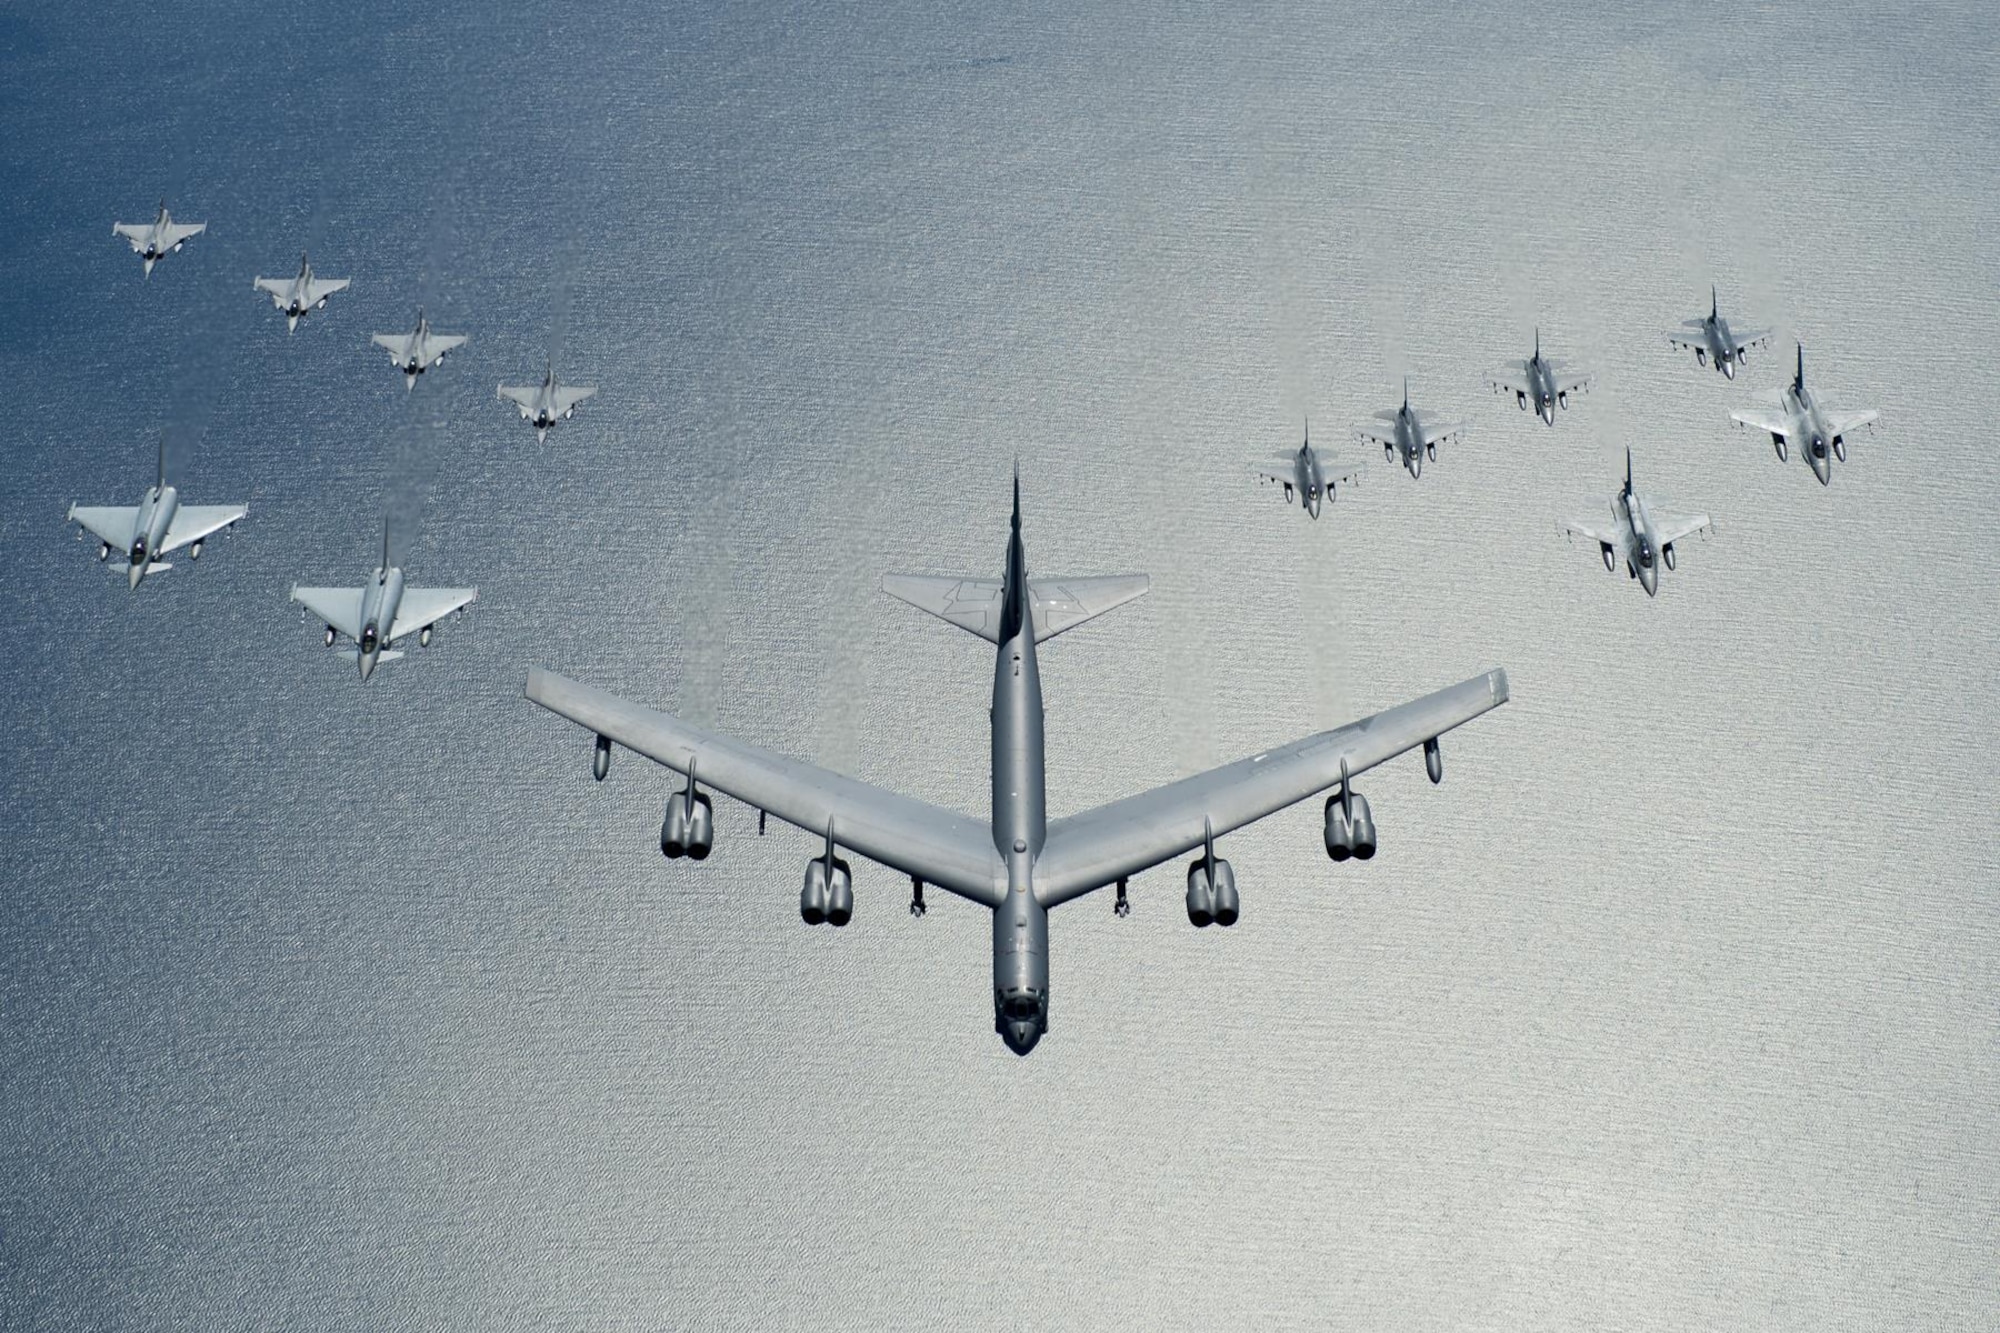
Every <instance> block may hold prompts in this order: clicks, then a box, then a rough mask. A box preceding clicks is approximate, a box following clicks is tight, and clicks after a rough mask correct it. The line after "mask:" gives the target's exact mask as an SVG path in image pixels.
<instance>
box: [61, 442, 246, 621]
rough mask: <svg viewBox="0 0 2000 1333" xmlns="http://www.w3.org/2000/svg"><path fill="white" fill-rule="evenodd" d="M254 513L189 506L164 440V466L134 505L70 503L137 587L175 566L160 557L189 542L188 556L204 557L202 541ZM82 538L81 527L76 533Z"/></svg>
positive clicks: (103, 555) (103, 553)
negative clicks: (172, 477)
mask: <svg viewBox="0 0 2000 1333" xmlns="http://www.w3.org/2000/svg"><path fill="white" fill-rule="evenodd" d="M249 512H250V509H249V506H247V505H184V504H182V503H181V497H180V492H179V491H176V490H175V489H174V488H173V487H171V486H169V485H167V446H166V442H165V441H164V440H162V441H161V442H160V465H159V470H158V471H157V472H156V473H155V474H154V479H153V485H152V487H151V489H149V490H148V491H147V492H146V493H145V494H144V495H142V496H140V497H139V503H138V504H136V505H134V506H132V507H131V508H129V509H120V508H116V507H109V506H106V507H91V506H86V505H71V506H70V507H69V515H68V521H69V522H71V523H76V524H79V525H81V527H82V528H83V530H84V531H87V532H90V533H93V534H95V535H96V537H97V541H98V547H97V558H98V559H99V560H109V559H110V558H111V556H112V553H113V552H117V553H118V554H119V555H121V556H123V557H124V559H123V561H122V562H121V563H120V564H119V565H118V566H117V567H118V568H119V569H122V570H123V571H125V586H126V587H128V588H137V587H138V586H139V580H141V579H143V578H145V577H146V575H148V574H152V573H157V572H163V571H165V570H169V569H172V568H173V566H172V565H170V564H167V563H166V562H164V561H163V560H161V559H160V557H161V556H163V555H167V554H168V553H170V552H173V551H178V550H180V549H181V548H182V547H183V546H185V547H187V553H188V559H190V560H199V559H201V544H202V542H203V541H205V540H207V539H208V538H209V537H212V536H214V535H215V534H216V533H217V532H219V531H222V530H224V529H227V528H229V527H231V526H233V525H234V524H235V522H236V521H237V520H238V519H240V518H242V517H243V516H244V515H245V514H248V513H249ZM77 535H78V536H79V537H81V536H82V535H83V533H82V532H79V533H78V534H77Z"/></svg>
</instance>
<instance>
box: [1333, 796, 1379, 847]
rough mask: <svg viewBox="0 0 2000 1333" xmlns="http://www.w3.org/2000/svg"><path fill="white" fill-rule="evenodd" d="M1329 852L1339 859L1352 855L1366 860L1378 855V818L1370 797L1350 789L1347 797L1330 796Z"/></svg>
mask: <svg viewBox="0 0 2000 1333" xmlns="http://www.w3.org/2000/svg"><path fill="white" fill-rule="evenodd" d="M1326 854H1327V855H1328V856H1330V857H1332V858H1333V859H1334V860H1336V861H1345V860H1346V859H1347V858H1348V857H1350V856H1351V857H1353V858H1354V859H1355V860H1357V861H1366V860H1368V859H1369V858H1371V857H1373V856H1374V855H1375V817H1374V815H1373V814H1372V813H1370V811H1369V809H1368V798H1367V797H1366V796H1363V795H1362V794H1361V793H1359V792H1349V793H1348V794H1347V796H1346V797H1345V799H1343V798H1342V797H1340V796H1338V795H1335V796H1329V797H1327V798H1326Z"/></svg>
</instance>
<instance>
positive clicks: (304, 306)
mask: <svg viewBox="0 0 2000 1333" xmlns="http://www.w3.org/2000/svg"><path fill="white" fill-rule="evenodd" d="M349 281H350V280H349V279H347V278H316V277H314V276H313V269H312V265H311V264H310V263H308V262H307V260H306V257H305V255H303V254H301V255H300V256H299V271H298V275H297V276H296V277H290V278H258V279H256V280H255V281H254V282H253V283H252V284H251V285H252V286H254V287H255V288H256V289H257V290H258V291H260V292H268V293H270V296H271V304H272V305H274V306H276V307H278V309H280V310H282V311H284V312H285V332H287V333H293V332H296V331H297V329H298V327H299V321H300V320H302V319H304V318H305V317H306V316H307V315H309V314H311V313H312V312H313V311H315V310H324V309H326V298H327V297H329V296H332V295H333V294H334V293H335V292H340V291H346V290H347V284H348V282H349Z"/></svg>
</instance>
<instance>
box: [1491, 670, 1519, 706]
mask: <svg viewBox="0 0 2000 1333" xmlns="http://www.w3.org/2000/svg"><path fill="white" fill-rule="evenodd" d="M1486 679H1487V680H1488V681H1489V682H1490V683H1491V684H1492V687H1493V702H1494V703H1496V704H1504V703H1506V702H1507V700H1508V699H1509V698H1510V697H1512V693H1513V692H1512V690H1511V689H1509V687H1508V685H1507V668H1505V667H1494V668H1493V670H1491V671H1489V672H1487V673H1486Z"/></svg>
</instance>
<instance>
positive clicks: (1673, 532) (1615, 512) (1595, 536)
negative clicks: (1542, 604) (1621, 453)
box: [1561, 449, 1715, 597]
mask: <svg viewBox="0 0 2000 1333" xmlns="http://www.w3.org/2000/svg"><path fill="white" fill-rule="evenodd" d="M1561 528H1562V532H1563V535H1564V536H1566V537H1582V538H1584V539H1585V540H1587V541H1593V542H1596V543H1597V546H1598V552H1599V554H1601V555H1602V556H1603V557H1604V567H1605V568H1606V569H1607V570H1610V571H1611V572H1612V573H1614V574H1615V573H1617V572H1618V565H1619V563H1620V562H1621V561H1622V562H1623V563H1624V565H1625V573H1626V575H1627V577H1630V578H1634V579H1637V580H1638V581H1639V586H1640V587H1642V588H1644V589H1645V590H1646V595H1647V596H1648V597H1657V596H1658V595H1659V592H1660V565H1661V563H1662V562H1664V563H1665V564H1666V567H1667V568H1668V569H1672V568H1673V567H1674V544H1675V543H1676V542H1679V541H1682V540H1684V539H1686V538H1688V537H1692V536H1694V535H1695V534H1696V533H1698V532H1699V533H1708V532H1713V531H1714V530H1715V525H1714V524H1713V523H1711V522H1710V521H1709V517H1708V515H1707V514H1669V513H1666V512H1664V511H1662V510H1658V509H1654V508H1653V507H1652V506H1651V505H1649V504H1647V503H1646V501H1645V500H1644V499H1643V498H1642V497H1641V496H1640V495H1639V492H1638V491H1636V490H1634V489H1633V487H1632V451H1631V450H1630V449H1627V450H1626V451H1625V485H1624V486H1623V487H1621V488H1620V489H1619V491H1618V494H1616V495H1614V496H1612V497H1611V526H1610V527H1605V526H1604V525H1603V524H1602V523H1592V522H1589V521H1586V520H1583V519H1572V520H1570V521H1569V522H1567V523H1564V524H1562V525H1561Z"/></svg>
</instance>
